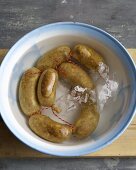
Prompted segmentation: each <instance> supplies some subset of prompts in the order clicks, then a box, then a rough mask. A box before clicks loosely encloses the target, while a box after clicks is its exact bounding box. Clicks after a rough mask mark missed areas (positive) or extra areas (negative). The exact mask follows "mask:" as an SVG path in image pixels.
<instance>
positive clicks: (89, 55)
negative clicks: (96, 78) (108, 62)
mask: <svg viewBox="0 0 136 170" xmlns="http://www.w3.org/2000/svg"><path fill="white" fill-rule="evenodd" d="M72 56H73V58H74V59H76V60H77V61H78V62H79V63H80V64H82V65H84V66H85V67H87V68H88V69H93V70H96V71H97V69H98V66H99V63H102V62H103V63H104V60H103V58H102V56H101V55H100V54H99V53H98V52H96V51H95V50H94V49H93V48H91V47H88V46H86V45H82V44H78V45H76V46H75V47H74V48H73V50H72Z"/></svg>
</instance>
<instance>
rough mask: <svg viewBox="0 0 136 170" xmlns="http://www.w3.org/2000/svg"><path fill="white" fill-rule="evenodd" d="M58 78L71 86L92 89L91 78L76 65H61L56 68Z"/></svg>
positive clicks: (66, 63)
mask: <svg viewBox="0 0 136 170" xmlns="http://www.w3.org/2000/svg"><path fill="white" fill-rule="evenodd" d="M58 73H59V76H60V77H61V78H63V79H65V80H67V81H68V82H69V83H71V84H72V85H73V86H76V85H79V86H82V87H83V88H90V89H92V88H93V87H94V85H93V82H92V79H91V77H90V76H89V75H88V74H87V73H86V72H85V71H84V70H83V69H82V68H80V67H79V66H78V65H76V64H73V63H68V62H65V63H62V64H61V65H60V67H59V68H58Z"/></svg>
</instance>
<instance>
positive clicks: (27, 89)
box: [19, 67, 41, 116]
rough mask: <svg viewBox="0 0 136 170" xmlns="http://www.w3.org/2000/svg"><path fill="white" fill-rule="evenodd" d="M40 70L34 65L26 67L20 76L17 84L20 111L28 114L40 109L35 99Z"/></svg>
mask: <svg viewBox="0 0 136 170" xmlns="http://www.w3.org/2000/svg"><path fill="white" fill-rule="evenodd" d="M40 74H41V71H40V70H39V69H37V68H35V67H33V68H30V69H28V70H27V71H26V72H25V73H24V74H23V76H22V78H21V81H20V85H19V102H20V106H21V109H22V111H23V112H24V113H25V114H26V115H27V116H30V115H32V114H34V113H35V112H38V111H39V110H40V105H39V103H38V100H37V94H36V91H37V84H38V80H39V77H40Z"/></svg>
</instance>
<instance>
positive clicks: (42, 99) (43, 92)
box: [37, 68, 58, 107]
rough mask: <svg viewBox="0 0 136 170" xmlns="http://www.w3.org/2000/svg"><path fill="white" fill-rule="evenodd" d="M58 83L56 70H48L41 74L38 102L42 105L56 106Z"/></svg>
mask: <svg viewBox="0 0 136 170" xmlns="http://www.w3.org/2000/svg"><path fill="white" fill-rule="evenodd" d="M57 82H58V73H57V72H56V71H55V70H54V69H52V68H50V69H47V70H45V71H44V72H43V73H42V74H41V76H40V79H39V82H38V91H37V96H38V100H39V103H40V104H41V105H43V106H46V107H50V106H52V105H53V104H54V101H55V97H56V86H57Z"/></svg>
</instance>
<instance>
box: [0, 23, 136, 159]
mask: <svg viewBox="0 0 136 170" xmlns="http://www.w3.org/2000/svg"><path fill="white" fill-rule="evenodd" d="M57 25H69V26H70V25H71V26H74V25H78V26H81V27H86V28H89V29H93V30H96V31H98V32H100V33H101V34H103V35H106V36H108V38H110V39H111V40H112V41H114V42H115V43H117V45H118V46H119V48H120V49H121V50H122V51H123V52H125V53H126V54H127V57H128V60H129V62H130V64H131V67H132V71H133V73H134V74H136V66H135V63H134V61H133V59H131V57H130V55H129V53H128V52H127V51H126V49H125V47H124V46H123V45H122V44H121V43H120V42H119V41H118V40H117V39H116V38H114V37H113V36H112V35H110V34H109V33H107V32H106V31H104V30H102V29H100V28H97V27H95V26H92V25H89V24H85V23H79V22H57V23H52V24H47V25H44V26H41V27H39V28H37V29H35V30H33V31H31V32H29V33H27V34H26V35H24V36H23V37H22V38H21V39H20V40H18V41H17V42H16V43H15V44H14V45H13V46H12V48H11V49H10V50H9V52H8V54H7V55H6V57H5V58H4V60H3V62H2V64H1V67H0V79H1V76H2V74H1V73H2V70H3V69H4V65H5V64H4V63H6V61H7V60H8V59H9V58H10V54H11V53H12V52H13V51H14V50H15V49H16V48H17V47H18V46H19V45H20V44H21V43H22V42H23V41H24V40H25V39H26V38H27V37H28V36H29V35H30V34H32V33H35V32H36V31H38V30H39V29H42V28H48V27H55V26H57ZM135 82H136V77H135ZM135 91H136V90H135ZM134 97H135V99H134V100H135V102H134V105H133V109H132V112H131V113H130V117H129V118H128V119H127V121H125V123H124V126H123V127H122V128H121V129H120V131H119V132H118V133H117V134H115V135H114V136H112V137H111V138H110V139H109V140H108V141H106V142H103V143H102V144H101V145H99V146H98V147H96V148H93V149H91V150H90V148H89V147H88V148H87V149H85V151H84V150H81V151H78V152H77V153H73V152H71V153H65V152H59V153H53V152H50V149H47V150H45V151H43V150H41V149H40V148H36V146H34V145H33V146H32V145H31V142H30V141H29V140H28V139H26V138H25V140H24V138H23V136H22V135H21V134H20V133H18V132H17V130H16V129H14V127H13V125H12V124H10V123H9V122H8V119H7V118H6V117H5V116H4V112H2V106H1V105H0V110H1V112H2V114H1V116H2V118H3V120H4V122H5V123H6V125H7V127H8V128H9V130H10V131H11V132H12V133H13V134H14V135H15V136H16V137H17V138H18V139H19V140H20V141H22V142H23V143H25V144H26V145H28V146H29V147H31V148H33V149H35V150H37V151H40V152H42V153H45V154H49V155H54V156H65V157H69V156H81V155H85V154H89V153H93V152H96V151H98V150H100V149H102V148H104V147H105V146H107V145H109V144H111V143H112V142H113V141H115V140H116V139H117V138H118V137H119V136H120V135H121V134H122V133H123V132H124V131H125V130H126V128H127V127H128V126H129V124H130V122H131V121H132V119H133V117H134V116H135V112H136V105H135V103H136V96H134Z"/></svg>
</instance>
